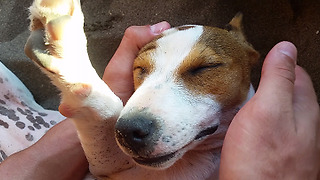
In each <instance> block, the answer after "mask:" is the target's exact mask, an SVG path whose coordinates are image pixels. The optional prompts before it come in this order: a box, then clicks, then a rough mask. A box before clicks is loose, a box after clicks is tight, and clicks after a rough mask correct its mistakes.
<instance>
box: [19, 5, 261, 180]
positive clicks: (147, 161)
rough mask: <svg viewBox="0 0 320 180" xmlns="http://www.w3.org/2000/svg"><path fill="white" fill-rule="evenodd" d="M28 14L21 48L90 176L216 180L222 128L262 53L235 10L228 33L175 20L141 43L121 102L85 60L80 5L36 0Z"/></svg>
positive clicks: (249, 91)
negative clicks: (56, 92) (49, 91)
mask: <svg viewBox="0 0 320 180" xmlns="http://www.w3.org/2000/svg"><path fill="white" fill-rule="evenodd" d="M30 12H31V15H30V20H31V24H30V30H31V34H30V37H29V39H28V41H27V43H26V46H25V52H26V54H27V56H28V57H29V58H30V59H32V60H33V61H34V62H35V64H36V65H38V66H39V67H40V68H41V70H42V71H43V72H44V73H45V74H47V75H48V77H49V78H51V79H52V82H53V83H54V84H55V85H56V86H57V87H58V88H59V89H60V90H61V106H60V112H61V113H62V114H63V115H64V116H67V117H69V118H72V119H73V122H74V124H75V125H76V128H77V131H78V134H79V138H80V141H81V144H82V147H83V149H84V152H85V155H86V157H87V159H88V161H89V166H90V171H91V173H92V174H93V175H94V176H95V177H96V178H97V179H114V180H123V179H132V180H143V179H152V178H156V179H160V180H162V179H163V180H168V179H170V180H174V179H185V180H206V179H217V178H218V171H219V162H220V153H221V147H222V144H223V139H224V136H225V134H226V131H227V128H228V126H229V124H230V122H231V120H232V119H233V117H234V116H235V114H236V113H237V112H238V111H239V109H240V108H241V107H242V106H243V105H244V104H245V103H246V102H247V101H248V100H249V99H250V98H251V97H252V96H253V94H254V89H253V87H252V85H251V83H250V71H251V68H252V66H253V65H254V64H255V62H256V61H257V59H258V58H259V54H258V52H257V51H255V50H254V48H253V47H252V46H251V45H250V44H249V43H248V42H247V41H246V39H245V36H244V35H243V33H242V25H241V20H242V15H241V14H238V15H236V16H235V17H234V18H233V19H232V20H231V22H230V23H229V27H228V29H220V28H215V27H207V26H199V25H185V26H180V27H176V28H171V29H169V30H166V31H165V32H163V33H162V34H161V35H160V36H158V37H157V38H156V39H155V40H153V41H152V42H151V43H149V44H147V45H146V46H145V47H143V48H142V49H141V51H140V53H139V54H138V56H137V58H136V59H135V61H134V66H133V78H134V87H135V92H134V94H133V95H132V97H131V98H130V99H129V100H128V102H127V103H126V105H125V106H124V105H123V103H122V101H121V100H120V99H119V98H118V97H117V96H116V95H115V94H114V93H113V92H112V91H111V90H110V88H109V87H108V85H106V84H105V83H104V82H103V81H102V80H101V79H100V78H99V76H98V75H97V74H96V72H95V70H94V68H93V67H92V65H91V63H90V60H89V56H88V54H87V50H86V37H85V34H84V31H83V23H84V18H83V14H82V11H81V7H80V2H79V1H78V0H65V1H63V0H59V1H50V0H35V1H34V2H33V4H32V6H31V7H30ZM84 72H85V73H84Z"/></svg>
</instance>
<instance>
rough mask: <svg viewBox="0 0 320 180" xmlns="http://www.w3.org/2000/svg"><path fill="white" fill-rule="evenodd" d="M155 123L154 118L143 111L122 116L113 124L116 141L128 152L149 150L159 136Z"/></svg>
mask: <svg viewBox="0 0 320 180" xmlns="http://www.w3.org/2000/svg"><path fill="white" fill-rule="evenodd" d="M156 124H157V123H156V120H155V118H153V117H152V116H150V115H147V114H144V113H136V114H134V115H126V116H123V117H121V118H120V119H118V121H117V123H116V126H115V131H116V138H117V141H118V143H119V144H120V145H121V146H122V147H124V148H125V149H126V151H127V153H129V154H133V155H143V154H145V153H147V151H148V152H150V149H152V147H153V145H154V144H155V141H156V140H157V139H158V138H157V137H159V135H158V133H157V132H158V129H157V125H156Z"/></svg>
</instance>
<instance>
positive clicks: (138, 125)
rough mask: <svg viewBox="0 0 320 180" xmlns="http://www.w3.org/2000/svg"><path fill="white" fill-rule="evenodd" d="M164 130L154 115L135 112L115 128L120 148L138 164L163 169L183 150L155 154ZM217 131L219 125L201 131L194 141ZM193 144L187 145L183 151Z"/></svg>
mask: <svg viewBox="0 0 320 180" xmlns="http://www.w3.org/2000/svg"><path fill="white" fill-rule="evenodd" d="M162 128H163V126H162V125H161V121H160V120H159V118H157V117H155V116H154V115H153V114H151V113H148V112H146V111H133V112H131V113H127V114H124V115H123V116H121V117H120V118H119V119H118V121H117V123H116V126H115V135H116V140H117V142H118V144H119V146H120V148H121V149H122V150H123V151H124V152H125V153H126V154H128V155H130V156H131V157H132V158H133V160H134V161H135V162H136V163H138V164H141V165H145V166H149V167H161V164H164V163H166V162H169V161H171V160H172V159H176V158H175V157H178V156H180V150H181V149H176V150H175V151H169V152H160V153H159V152H158V153H157V154H154V152H155V147H157V145H158V143H159V141H161V140H160V139H161V137H163V129H162ZM217 129H218V125H214V126H212V127H208V128H206V129H204V130H202V131H200V132H199V133H198V134H197V135H196V136H195V137H194V140H193V141H201V140H202V139H203V138H205V137H206V136H208V135H211V134H213V133H214V132H215V131H216V130H217ZM193 141H192V142H193ZM192 142H189V143H188V144H185V146H184V147H183V148H182V149H184V148H185V147H187V146H188V145H189V144H190V143H192ZM162 143H163V142H162Z"/></svg>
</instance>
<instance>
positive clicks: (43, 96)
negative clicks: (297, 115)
mask: <svg viewBox="0 0 320 180" xmlns="http://www.w3.org/2000/svg"><path fill="white" fill-rule="evenodd" d="M81 2H82V7H83V11H84V14H85V21H86V24H85V31H86V34H87V37H88V50H89V55H90V57H91V61H92V63H93V65H94V66H95V68H96V69H97V71H98V72H99V74H100V75H101V74H102V73H103V70H104V67H105V66H106V64H107V62H108V60H109V59H110V58H111V56H112V55H113V53H114V51H115V49H116V48H117V46H118V44H119V42H120V40H121V37H122V35H123V32H124V31H125V29H126V28H127V27H128V26H130V25H145V24H153V23H157V22H159V21H163V20H167V21H168V22H170V23H171V24H172V25H173V26H178V25H183V24H201V25H209V26H218V27H224V25H225V24H227V23H228V22H229V21H230V19H231V18H232V17H233V16H234V15H235V14H236V13H237V12H239V11H241V12H243V14H244V28H245V33H246V35H247V38H248V40H249V42H251V43H252V44H253V45H254V47H255V48H256V49H257V50H258V51H259V52H260V54H261V59H260V62H259V65H257V66H256V68H255V69H254V73H253V77H252V79H253V83H254V85H255V86H257V84H258V81H259V78H260V70H261V64H262V62H263V59H264V57H265V55H266V53H267V52H268V51H269V50H270V49H271V48H272V46H273V45H275V44H276V43H277V42H279V41H282V40H289V41H292V42H293V43H295V44H296V46H297V47H298V51H299V61H298V63H299V64H300V65H301V66H303V67H304V68H305V69H306V70H307V71H308V72H309V74H310V75H311V76H312V80H313V82H314V86H315V88H316V91H317V94H318V101H319V97H320V71H319V68H320V32H319V31H320V0H202V1H199V0H175V1H173V0H171V1H169V0H117V1H114V0H82V1H81ZM31 3H32V0H0V60H1V61H2V62H3V63H4V64H5V65H7V67H9V68H10V69H11V70H12V71H13V72H14V73H16V75H17V76H18V77H19V78H20V79H21V80H22V81H23V82H24V83H25V84H26V85H27V87H28V88H29V89H30V90H31V91H32V93H33V94H34V95H35V98H36V100H37V101H38V102H39V103H40V104H42V105H43V106H45V107H49V108H55V107H56V106H57V104H58V98H57V91H56V90H54V87H53V86H51V85H50V83H48V82H47V80H44V79H46V78H45V77H44V76H43V75H41V76H39V70H37V68H36V67H35V66H34V65H33V64H32V63H31V61H30V60H28V58H27V57H26V56H25V55H24V53H23V46H24V43H25V41H26V38H27V37H28V34H29V32H28V30H27V28H28V20H27V16H28V11H27V8H28V6H30V4H31Z"/></svg>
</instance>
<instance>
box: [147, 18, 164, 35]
mask: <svg viewBox="0 0 320 180" xmlns="http://www.w3.org/2000/svg"><path fill="white" fill-rule="evenodd" d="M166 27H167V22H165V21H163V22H159V23H157V24H154V25H152V26H150V30H151V32H152V33H154V34H156V35H159V34H161V33H162V32H163V31H164V30H166Z"/></svg>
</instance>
